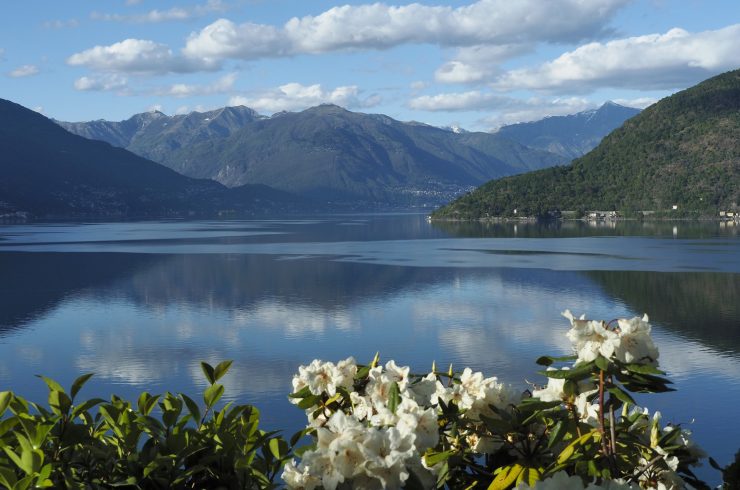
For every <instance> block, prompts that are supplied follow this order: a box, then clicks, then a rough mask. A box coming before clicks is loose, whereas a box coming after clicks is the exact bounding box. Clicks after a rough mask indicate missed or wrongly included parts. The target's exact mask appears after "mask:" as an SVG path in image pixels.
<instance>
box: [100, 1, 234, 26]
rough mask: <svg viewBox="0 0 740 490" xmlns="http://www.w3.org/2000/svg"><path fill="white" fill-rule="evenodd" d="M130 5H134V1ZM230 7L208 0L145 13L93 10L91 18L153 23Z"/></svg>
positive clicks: (192, 16) (195, 16)
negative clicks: (187, 5) (112, 12)
mask: <svg viewBox="0 0 740 490" xmlns="http://www.w3.org/2000/svg"><path fill="white" fill-rule="evenodd" d="M136 3H138V2H136ZM128 5H132V3H131V4H128ZM228 9H229V6H228V5H226V4H225V3H223V2H222V1H221V0H208V2H206V3H205V4H202V5H194V6H192V7H172V8H169V9H167V10H157V9H154V10H150V11H149V12H146V13H143V14H106V13H101V12H93V13H91V14H90V18H91V19H93V20H102V21H115V22H134V23H140V24H153V23H159V22H171V21H186V20H191V19H195V18H198V17H203V16H205V15H208V14H211V13H213V12H224V11H226V10H228Z"/></svg>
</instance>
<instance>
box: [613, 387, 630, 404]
mask: <svg viewBox="0 0 740 490" xmlns="http://www.w3.org/2000/svg"><path fill="white" fill-rule="evenodd" d="M607 391H609V393H611V394H612V395H614V397H615V398H617V400H619V401H621V402H622V403H629V404H632V405H636V403H635V400H634V399H633V398H632V397H631V396H630V395H629V394H628V393H627V392H626V391H624V390H621V389H620V388H617V387H616V386H615V387H612V388H609V389H608V390H607Z"/></svg>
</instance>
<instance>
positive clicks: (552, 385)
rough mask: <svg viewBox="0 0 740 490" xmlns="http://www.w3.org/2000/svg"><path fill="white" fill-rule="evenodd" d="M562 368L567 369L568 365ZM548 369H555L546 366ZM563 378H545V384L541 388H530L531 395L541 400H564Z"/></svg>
mask: <svg viewBox="0 0 740 490" xmlns="http://www.w3.org/2000/svg"><path fill="white" fill-rule="evenodd" d="M563 369H565V370H568V369H570V368H569V367H564V368H563ZM547 370H548V371H555V370H556V369H555V368H554V367H548V368H547ZM564 387H565V379H558V378H547V386H546V387H545V388H542V389H538V390H532V397H533V398H539V399H540V400H542V401H543V402H557V401H561V400H565V399H566V398H567V397H566V396H565V391H564Z"/></svg>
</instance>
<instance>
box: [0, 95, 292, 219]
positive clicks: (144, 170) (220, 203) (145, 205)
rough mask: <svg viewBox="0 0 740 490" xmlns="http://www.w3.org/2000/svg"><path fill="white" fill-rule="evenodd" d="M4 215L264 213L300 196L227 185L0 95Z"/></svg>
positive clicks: (0, 197)
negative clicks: (87, 134)
mask: <svg viewBox="0 0 740 490" xmlns="http://www.w3.org/2000/svg"><path fill="white" fill-rule="evenodd" d="M0 175H1V176H2V178H0V215H2V214H8V213H15V212H19V211H23V212H27V213H31V214H32V215H34V216H60V217H69V216H134V215H136V216H143V215H147V216H163V215H172V214H184V213H191V212H194V213H199V214H211V213H214V212H217V211H220V210H239V211H247V212H251V211H262V210H265V209H269V208H273V207H277V208H281V207H282V206H284V205H285V206H288V205H290V204H291V203H295V202H296V201H297V199H296V198H295V197H294V196H289V195H287V194H286V193H284V192H280V191H276V190H274V189H270V188H267V187H265V186H246V187H241V188H234V189H228V188H226V187H224V186H222V185H221V184H219V183H217V182H213V181H210V180H198V179H192V178H189V177H185V176H183V175H180V174H178V173H177V172H174V171H172V170H170V169H168V168H166V167H164V166H162V165H159V164H157V163H154V162H152V161H149V160H145V159H144V158H141V157H139V156H136V155H134V154H133V153H130V152H128V151H126V150H124V149H121V148H114V147H112V146H111V145H109V144H108V143H104V142H102V141H92V140H89V139H86V138H82V137H80V136H77V135H74V134H72V133H69V132H67V131H65V130H64V129H62V128H61V127H59V126H58V125H57V124H55V123H54V122H52V121H51V120H49V119H47V118H45V117H44V116H42V115H40V114H38V113H36V112H34V111H31V110H29V109H26V108H24V107H23V106H20V105H18V104H15V103H13V102H10V101H7V100H2V99H0Z"/></svg>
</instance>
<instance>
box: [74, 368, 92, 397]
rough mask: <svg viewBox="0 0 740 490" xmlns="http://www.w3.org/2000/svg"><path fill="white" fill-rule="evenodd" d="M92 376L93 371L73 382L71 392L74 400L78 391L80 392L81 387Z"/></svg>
mask: <svg viewBox="0 0 740 490" xmlns="http://www.w3.org/2000/svg"><path fill="white" fill-rule="evenodd" d="M92 377H93V373H87V374H83V375H82V376H80V377H79V378H77V379H76V380H74V382H73V383H72V388H70V390H69V393H70V394H71V395H72V400H74V399H75V397H76V396H77V393H79V392H80V389H81V388H82V387H83V386H84V384H85V383H87V380H89V379H90V378H92Z"/></svg>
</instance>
